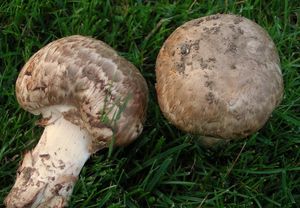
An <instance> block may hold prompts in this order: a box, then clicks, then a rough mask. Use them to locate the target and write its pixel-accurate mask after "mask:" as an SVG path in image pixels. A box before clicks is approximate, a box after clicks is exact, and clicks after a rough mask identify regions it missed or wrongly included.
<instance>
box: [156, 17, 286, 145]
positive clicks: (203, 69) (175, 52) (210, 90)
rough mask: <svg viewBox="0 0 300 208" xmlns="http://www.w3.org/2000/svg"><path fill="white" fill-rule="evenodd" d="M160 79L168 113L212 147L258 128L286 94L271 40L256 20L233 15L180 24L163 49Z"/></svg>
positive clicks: (162, 101)
mask: <svg viewBox="0 0 300 208" xmlns="http://www.w3.org/2000/svg"><path fill="white" fill-rule="evenodd" d="M156 81H157V83H156V91H157V96H158V101H159V105H160V108H161V110H162V112H163V114H164V115H165V117H166V118H167V119H168V120H169V121H170V122H171V123H172V124H174V125H175V126H176V127H178V128H179V129H181V130H183V131H186V132H189V133H192V134H196V135H202V141H203V144H204V145H205V146H209V147H211V146H214V145H215V144H216V143H219V142H221V143H223V141H225V142H227V141H229V140H233V139H238V138H244V137H247V136H249V135H251V134H252V133H254V132H256V131H258V130H259V129H260V128H262V126H263V125H264V124H265V123H266V121H267V120H268V118H269V117H270V115H271V113H272V111H273V110H274V108H275V107H276V106H277V105H278V104H279V103H280V102H281V100H282V96H283V79H282V73H281V70H280V60H279V57H278V54H277V51H276V47H275V45H274V43H273V41H272V39H271V38H270V36H269V35H268V34H267V32H266V31H265V30H264V29H263V28H262V27H260V26H259V25H257V24H256V23H254V22H253V21H251V20H249V19H246V18H244V17H241V16H236V15H230V14H216V15H211V16H207V17H202V18H199V19H194V20H191V21H189V22H186V23H185V24H183V25H182V26H180V27H178V28H177V29H176V30H175V31H174V32H173V33H172V34H171V35H170V37H169V38H168V39H167V40H166V41H165V43H164V45H163V46H162V48H161V50H160V52H159V55H158V57H157V61H156Z"/></svg>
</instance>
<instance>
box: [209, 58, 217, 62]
mask: <svg viewBox="0 0 300 208" xmlns="http://www.w3.org/2000/svg"><path fill="white" fill-rule="evenodd" d="M208 62H213V63H216V58H215V57H210V58H209V59H208Z"/></svg>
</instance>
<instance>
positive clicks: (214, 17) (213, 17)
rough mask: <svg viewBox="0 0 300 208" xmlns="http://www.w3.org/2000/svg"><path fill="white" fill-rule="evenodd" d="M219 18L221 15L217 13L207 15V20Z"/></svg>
mask: <svg viewBox="0 0 300 208" xmlns="http://www.w3.org/2000/svg"><path fill="white" fill-rule="evenodd" d="M219 18H220V15H219V14H216V15H211V16H208V17H206V18H205V20H206V21H210V20H216V19H219Z"/></svg>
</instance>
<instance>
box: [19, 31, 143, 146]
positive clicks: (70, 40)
mask: <svg viewBox="0 0 300 208" xmlns="http://www.w3.org/2000/svg"><path fill="white" fill-rule="evenodd" d="M16 96H17V99H18V102H19V103H20V105H21V106H22V108H24V109H25V110H27V111H29V112H31V113H34V114H43V117H48V116H49V115H47V113H45V112H46V111H47V110H49V108H52V106H58V107H59V106H70V108H68V110H67V111H63V112H62V114H63V116H64V117H65V119H67V120H69V121H70V122H72V123H74V124H76V125H79V126H80V127H82V128H85V129H86V130H87V131H88V132H89V134H90V135H91V136H92V137H93V138H94V140H93V143H94V144H93V145H95V144H98V146H97V145H96V146H97V147H95V146H93V147H92V151H96V150H97V149H99V148H103V147H105V146H107V143H108V142H109V141H110V140H111V138H112V137H113V136H114V137H115V144H116V145H126V144H128V143H130V142H131V141H132V140H134V139H135V138H136V137H137V136H138V135H139V134H140V133H141V131H142V128H143V122H144V120H145V113H146V106H147V102H148V88H147V85H146V82H145V80H144V78H143V77H142V75H141V74H140V73H139V71H138V70H137V69H136V68H135V67H134V66H133V65H132V64H131V63H129V62H128V61H126V60H125V59H124V58H122V57H120V56H119V55H118V54H117V53H116V51H115V50H113V49H112V48H111V47H110V46H108V45H107V44H105V43H103V42H102V41H99V40H96V39H93V38H89V37H83V36H79V35H75V36H69V37H65V38H62V39H59V40H56V41H53V42H51V43H49V44H48V45H46V46H45V47H43V48H42V49H41V50H39V51H38V52H37V53H35V54H34V55H33V56H32V57H31V58H30V59H29V61H28V62H27V63H26V64H25V66H24V67H23V68H22V70H21V72H20V74H19V77H18V79H17V82H16ZM50 116H51V115H50Z"/></svg>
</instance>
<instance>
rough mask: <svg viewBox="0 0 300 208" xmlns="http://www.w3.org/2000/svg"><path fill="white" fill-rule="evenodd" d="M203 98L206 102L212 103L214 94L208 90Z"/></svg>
mask: <svg viewBox="0 0 300 208" xmlns="http://www.w3.org/2000/svg"><path fill="white" fill-rule="evenodd" d="M205 99H206V101H207V102H208V104H213V103H214V100H215V96H214V94H213V93H212V92H209V93H207V94H206V95H205Z"/></svg>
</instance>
